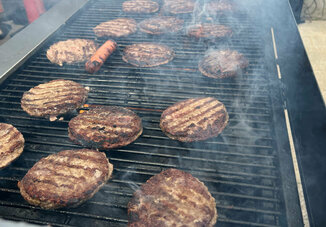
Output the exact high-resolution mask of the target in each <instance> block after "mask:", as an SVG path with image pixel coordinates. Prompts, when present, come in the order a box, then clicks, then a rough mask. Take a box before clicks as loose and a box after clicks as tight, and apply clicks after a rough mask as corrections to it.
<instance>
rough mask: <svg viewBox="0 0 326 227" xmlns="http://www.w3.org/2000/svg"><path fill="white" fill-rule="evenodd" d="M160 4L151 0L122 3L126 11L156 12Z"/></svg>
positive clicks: (133, 0) (132, 0) (134, 0)
mask: <svg viewBox="0 0 326 227" xmlns="http://www.w3.org/2000/svg"><path fill="white" fill-rule="evenodd" d="M158 9H159V4H158V3H157V2H154V1H150V0H131V1H125V2H124V3H123V4H122V10H123V11H124V12H126V13H155V12H157V11H158Z"/></svg>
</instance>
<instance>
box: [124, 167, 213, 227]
mask: <svg viewBox="0 0 326 227" xmlns="http://www.w3.org/2000/svg"><path fill="white" fill-rule="evenodd" d="M128 219H129V222H128V226H130V227H138V226H139V227H140V226H175V227H184V226H189V227H197V226H207V227H212V226H214V224H215V223H216V220H217V211H216V203H215V199H214V198H213V197H212V195H211V194H210V192H209V191H208V189H207V187H206V186H205V185H204V184H203V183H202V182H200V181H199V180H198V179H197V178H195V177H193V176H192V175H191V174H189V173H186V172H183V171H181V170H177V169H167V170H165V171H163V172H161V173H160V174H157V175H155V176H153V177H151V178H150V179H149V180H148V181H147V182H146V183H145V184H143V185H142V186H141V187H140V189H139V190H137V191H136V192H135V193H134V195H133V198H132V199H131V201H130V202H129V204H128Z"/></svg>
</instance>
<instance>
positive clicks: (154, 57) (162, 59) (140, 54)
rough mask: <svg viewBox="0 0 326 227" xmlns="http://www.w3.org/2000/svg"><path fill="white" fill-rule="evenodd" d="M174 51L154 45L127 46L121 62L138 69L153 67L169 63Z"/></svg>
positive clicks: (163, 46)
mask: <svg viewBox="0 0 326 227" xmlns="http://www.w3.org/2000/svg"><path fill="white" fill-rule="evenodd" d="M173 57H174V51H173V50H172V49H171V48H170V47H168V46H165V45H162V44H156V43H139V44H133V45H130V46H127V47H126V48H125V50H124V53H123V56H122V60H124V61H125V62H127V63H129V64H132V65H134V66H138V67H153V66H158V65H163V64H166V63H168V62H169V61H171V60H172V59H173Z"/></svg>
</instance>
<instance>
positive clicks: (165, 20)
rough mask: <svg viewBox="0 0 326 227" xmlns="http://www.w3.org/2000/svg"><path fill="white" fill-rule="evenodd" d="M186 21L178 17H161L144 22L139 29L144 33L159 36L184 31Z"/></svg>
mask: <svg viewBox="0 0 326 227" xmlns="http://www.w3.org/2000/svg"><path fill="white" fill-rule="evenodd" d="M183 23H184V21H183V20H182V19H179V18H176V17H169V16H159V17H153V18H148V19H145V20H143V21H142V22H140V23H139V25H138V27H139V29H140V30H141V31H142V32H145V33H149V34H153V35H158V34H164V33H174V32H178V31H180V30H181V29H182V27H183Z"/></svg>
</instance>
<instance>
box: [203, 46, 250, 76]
mask: <svg viewBox="0 0 326 227" xmlns="http://www.w3.org/2000/svg"><path fill="white" fill-rule="evenodd" d="M248 65H249V62H248V60H247V59H246V58H245V57H244V56H243V55H242V54H240V53H239V52H237V51H235V50H214V51H210V52H209V53H208V54H207V55H206V56H205V57H204V58H203V59H202V60H201V61H200V62H199V64H198V68H199V71H200V72H201V73H202V74H204V75H205V76H207V77H211V78H226V77H233V76H236V75H237V74H239V72H241V70H242V69H244V68H246V67H247V66H248Z"/></svg>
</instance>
